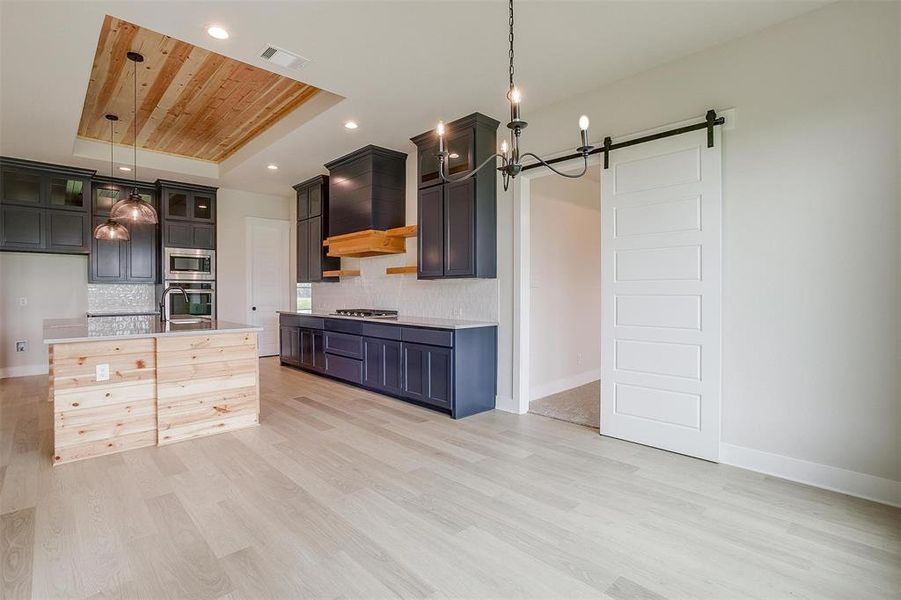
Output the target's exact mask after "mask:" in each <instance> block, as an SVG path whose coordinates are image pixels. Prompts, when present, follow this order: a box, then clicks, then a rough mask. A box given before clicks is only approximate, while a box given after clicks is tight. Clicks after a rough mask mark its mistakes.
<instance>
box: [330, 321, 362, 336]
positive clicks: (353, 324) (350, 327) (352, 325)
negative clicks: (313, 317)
mask: <svg viewBox="0 0 901 600" xmlns="http://www.w3.org/2000/svg"><path fill="white" fill-rule="evenodd" d="M325 328H326V329H327V330H329V331H340V332H341V333H355V334H357V335H361V334H362V333H363V322H362V321H351V320H346V319H326V320H325Z"/></svg>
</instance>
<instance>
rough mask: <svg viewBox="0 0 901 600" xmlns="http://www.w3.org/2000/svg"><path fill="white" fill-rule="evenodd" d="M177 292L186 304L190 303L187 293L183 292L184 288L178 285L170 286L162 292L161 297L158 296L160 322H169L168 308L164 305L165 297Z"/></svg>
mask: <svg viewBox="0 0 901 600" xmlns="http://www.w3.org/2000/svg"><path fill="white" fill-rule="evenodd" d="M174 291H179V292H181V293H182V295H183V296H184V297H185V302H187V303H188V304H190V303H191V299H190V298H189V297H188V292H186V291H185V288H183V287H181V286H180V285H170V286H169V287H167V288H166V289H164V290H163V293H162V295H161V296H160V321H168V320H169V307H168V305H167V303H166V296H168V295H169V292H174Z"/></svg>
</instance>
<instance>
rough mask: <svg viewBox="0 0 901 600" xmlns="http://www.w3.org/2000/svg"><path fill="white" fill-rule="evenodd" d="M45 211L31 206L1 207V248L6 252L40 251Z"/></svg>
mask: <svg viewBox="0 0 901 600" xmlns="http://www.w3.org/2000/svg"><path fill="white" fill-rule="evenodd" d="M44 239H45V238H44V211H43V210H41V209H40V208H35V207H30V206H6V205H3V206H0V246H2V248H3V249H4V250H40V249H42V248H44V247H46V244H45V242H44Z"/></svg>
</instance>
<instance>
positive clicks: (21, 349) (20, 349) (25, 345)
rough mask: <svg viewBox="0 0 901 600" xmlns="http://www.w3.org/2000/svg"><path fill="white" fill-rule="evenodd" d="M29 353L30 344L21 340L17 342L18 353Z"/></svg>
mask: <svg viewBox="0 0 901 600" xmlns="http://www.w3.org/2000/svg"><path fill="white" fill-rule="evenodd" d="M27 351H28V342H27V341H25V340H19V341H18V342H16V352H27Z"/></svg>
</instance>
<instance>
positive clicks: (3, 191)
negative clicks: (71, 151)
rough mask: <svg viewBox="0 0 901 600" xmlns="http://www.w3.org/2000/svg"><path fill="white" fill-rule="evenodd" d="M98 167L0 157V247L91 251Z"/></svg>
mask: <svg viewBox="0 0 901 600" xmlns="http://www.w3.org/2000/svg"><path fill="white" fill-rule="evenodd" d="M92 175H93V171H88V170H85V169H76V168H72V167H65V166H60V165H48V164H44V163H36V162H31V161H25V160H19V159H13V158H0V205H2V209H3V210H2V213H0V221H2V222H0V250H16V251H33V252H50V253H62V254H87V253H89V252H90V246H91V244H90V228H91V227H90V226H91V223H90V215H89V214H88V212H87V208H88V205H89V204H90V178H91V176H92Z"/></svg>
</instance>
